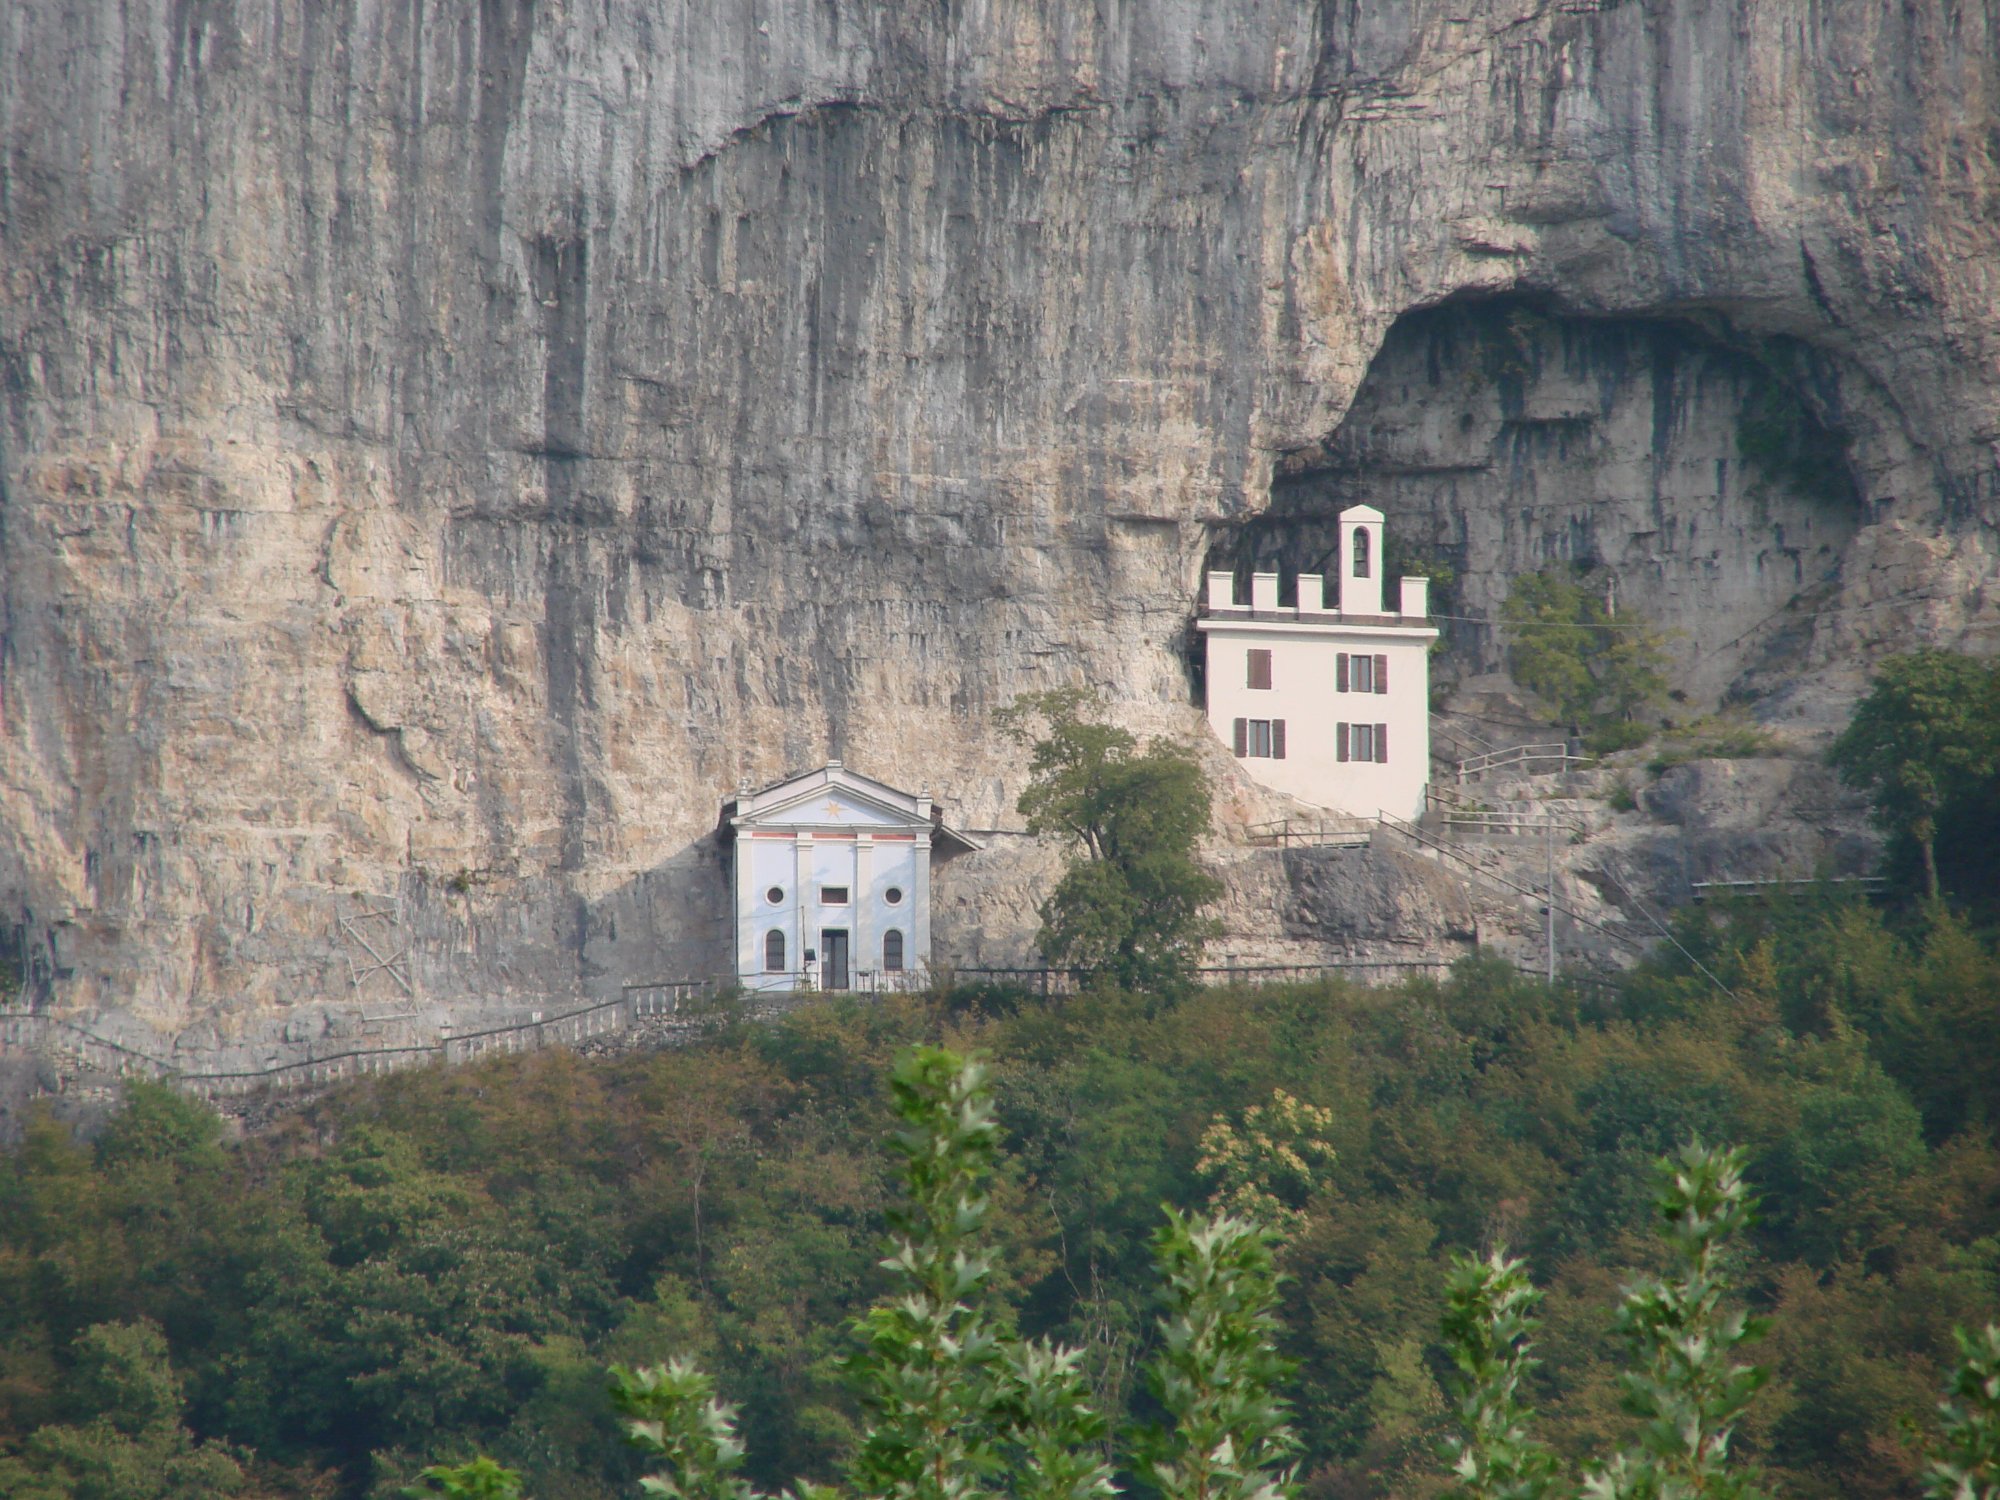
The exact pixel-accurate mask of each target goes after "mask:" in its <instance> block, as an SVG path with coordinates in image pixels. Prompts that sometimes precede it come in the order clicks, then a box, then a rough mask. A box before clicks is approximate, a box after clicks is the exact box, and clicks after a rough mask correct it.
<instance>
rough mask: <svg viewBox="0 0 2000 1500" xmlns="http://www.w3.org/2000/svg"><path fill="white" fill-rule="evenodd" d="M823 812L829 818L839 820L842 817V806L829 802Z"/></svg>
mask: <svg viewBox="0 0 2000 1500" xmlns="http://www.w3.org/2000/svg"><path fill="white" fill-rule="evenodd" d="M822 811H824V812H825V813H826V815H827V816H828V817H829V818H837V817H839V816H840V804H839V803H838V802H834V801H831V800H829V801H828V802H827V804H826V806H825V808H823V809H822Z"/></svg>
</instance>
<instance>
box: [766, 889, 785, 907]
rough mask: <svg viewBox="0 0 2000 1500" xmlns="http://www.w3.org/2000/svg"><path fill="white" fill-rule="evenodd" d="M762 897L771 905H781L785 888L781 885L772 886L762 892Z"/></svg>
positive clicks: (783, 901) (783, 900) (783, 902)
mask: <svg viewBox="0 0 2000 1500" xmlns="http://www.w3.org/2000/svg"><path fill="white" fill-rule="evenodd" d="M764 899H765V900H766V901H768V902H770V903H771V904H772V905H773V906H783V905H784V904H785V888H784V887H783V886H781V885H774V886H772V887H771V888H770V889H769V890H768V891H766V892H764Z"/></svg>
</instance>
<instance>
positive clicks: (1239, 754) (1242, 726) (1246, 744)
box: [1236, 719, 1250, 760]
mask: <svg viewBox="0 0 2000 1500" xmlns="http://www.w3.org/2000/svg"><path fill="white" fill-rule="evenodd" d="M1249 753H1250V721H1249V720H1248V719H1238V720H1237V721H1236V758H1237V759H1238V760H1241V759H1242V758H1243V757H1244V756H1246V755H1248V754H1249Z"/></svg>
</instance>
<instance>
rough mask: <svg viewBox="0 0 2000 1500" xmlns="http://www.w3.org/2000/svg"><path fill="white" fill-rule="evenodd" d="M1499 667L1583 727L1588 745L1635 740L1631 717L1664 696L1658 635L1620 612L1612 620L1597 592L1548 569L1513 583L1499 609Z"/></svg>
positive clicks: (1662, 657) (1662, 645) (1652, 707)
mask: <svg viewBox="0 0 2000 1500" xmlns="http://www.w3.org/2000/svg"><path fill="white" fill-rule="evenodd" d="M1500 620H1501V624H1502V625H1503V626H1504V627H1505V629H1506V631H1507V666H1508V670H1509V671H1510V672H1512V673H1513V676H1514V680H1515V681H1516V682H1518V683H1519V684H1520V685H1521V686H1522V687H1524V688H1526V689H1528V690H1529V691H1530V692H1532V693H1538V694H1540V695H1541V696H1542V697H1543V698H1545V699H1547V700H1548V701H1549V703H1550V704H1552V705H1553V706H1554V707H1555V710H1556V712H1557V713H1558V714H1559V715H1560V716H1561V717H1562V719H1563V720H1564V722H1566V723H1570V724H1587V725H1589V726H1590V727H1591V731H1592V740H1593V743H1595V744H1597V745H1598V746H1599V747H1600V748H1605V749H1615V748H1618V747H1619V746H1621V745H1625V744H1633V743H1637V742H1638V741H1639V740H1642V739H1643V738H1644V737H1645V736H1644V735H1643V733H1639V734H1635V730H1636V729H1637V721H1638V720H1639V718H1640V717H1641V716H1642V715H1643V714H1645V713H1648V712H1650V711H1653V710H1655V709H1657V708H1658V707H1659V705H1660V703H1661V702H1662V701H1663V700H1664V699H1665V697H1666V693H1667V653H1666V647H1665V643H1664V641H1663V640H1662V638H1661V637H1660V634H1659V633H1658V632H1657V631H1655V630H1653V629H1651V628H1650V627H1648V626H1647V625H1646V623H1645V622H1644V621H1643V620H1641V619H1639V618H1637V617H1636V616H1633V615H1631V614H1627V615H1626V616H1624V617H1623V618H1621V619H1613V618H1612V615H1611V611H1610V610H1609V609H1608V608H1607V607H1606V604H1605V601H1604V599H1603V598H1601V597H1600V596H1599V594H1598V593H1597V592H1596V591H1594V590H1591V589H1587V588H1585V587H1584V586H1583V583H1582V582H1581V581H1580V580H1579V579H1578V578H1576V577H1575V576H1573V575H1571V576H1565V575H1564V574H1561V573H1558V572H1555V571H1546V572H1541V573H1528V574H1524V575H1522V576H1521V577H1520V578H1517V579H1515V580H1514V586H1513V587H1512V588H1511V589H1509V590H1508V593H1507V598H1506V601H1505V602H1504V603H1502V604H1501V606H1500Z"/></svg>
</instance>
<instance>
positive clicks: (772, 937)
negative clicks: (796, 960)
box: [764, 927, 785, 974]
mask: <svg viewBox="0 0 2000 1500" xmlns="http://www.w3.org/2000/svg"><path fill="white" fill-rule="evenodd" d="M764 972H765V973H766V974H782V973H784V972H785V935H784V933H782V932H780V931H779V930H778V929H777V928H775V927H773V928H772V929H771V930H770V931H769V932H767V933H765V934H764Z"/></svg>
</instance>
